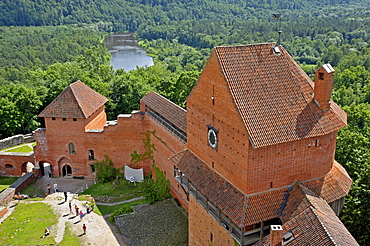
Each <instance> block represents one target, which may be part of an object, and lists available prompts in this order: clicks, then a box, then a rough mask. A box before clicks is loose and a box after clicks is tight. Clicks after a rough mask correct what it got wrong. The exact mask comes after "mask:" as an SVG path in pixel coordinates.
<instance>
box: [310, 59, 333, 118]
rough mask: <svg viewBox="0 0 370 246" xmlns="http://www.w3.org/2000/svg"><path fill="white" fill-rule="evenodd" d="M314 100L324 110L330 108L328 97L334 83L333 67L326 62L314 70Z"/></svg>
mask: <svg viewBox="0 0 370 246" xmlns="http://www.w3.org/2000/svg"><path fill="white" fill-rule="evenodd" d="M314 82H315V88H314V93H315V94H314V97H313V100H314V102H315V103H316V104H317V105H318V106H319V107H320V108H321V109H322V111H324V112H326V111H328V110H329V109H330V97H331V92H332V90H333V83H334V69H333V67H332V66H331V65H330V64H329V63H328V64H324V65H322V66H321V67H319V68H318V69H317V70H316V72H315V81H314Z"/></svg>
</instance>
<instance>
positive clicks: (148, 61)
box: [104, 33, 154, 72]
mask: <svg viewBox="0 0 370 246" xmlns="http://www.w3.org/2000/svg"><path fill="white" fill-rule="evenodd" d="M132 34H133V33H117V34H111V35H108V36H106V37H105V39H104V43H105V45H106V46H107V48H108V51H109V53H110V55H111V62H110V65H111V66H112V67H113V69H114V70H117V69H120V68H121V69H124V70H125V71H126V72H128V71H130V70H133V69H136V67H149V66H152V65H154V62H153V58H152V57H150V56H148V55H146V52H145V50H143V49H142V48H140V46H139V45H138V44H137V42H138V41H137V40H136V39H135V38H134V37H133V36H132Z"/></svg>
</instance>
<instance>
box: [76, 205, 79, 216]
mask: <svg viewBox="0 0 370 246" xmlns="http://www.w3.org/2000/svg"><path fill="white" fill-rule="evenodd" d="M78 210H79V209H78V207H77V205H75V211H76V216H78Z"/></svg>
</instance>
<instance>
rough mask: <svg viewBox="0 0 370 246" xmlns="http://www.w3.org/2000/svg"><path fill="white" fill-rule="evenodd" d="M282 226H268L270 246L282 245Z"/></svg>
mask: <svg viewBox="0 0 370 246" xmlns="http://www.w3.org/2000/svg"><path fill="white" fill-rule="evenodd" d="M282 241H283V228H282V227H281V225H271V226H270V246H277V245H282Z"/></svg>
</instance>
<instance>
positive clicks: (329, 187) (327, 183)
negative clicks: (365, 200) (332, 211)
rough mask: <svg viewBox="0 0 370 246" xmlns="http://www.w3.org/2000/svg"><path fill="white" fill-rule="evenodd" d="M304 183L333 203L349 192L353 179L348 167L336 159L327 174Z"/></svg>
mask: <svg viewBox="0 0 370 246" xmlns="http://www.w3.org/2000/svg"><path fill="white" fill-rule="evenodd" d="M303 184H304V186H306V187H308V188H309V189H310V190H311V191H313V192H314V193H315V194H317V195H319V196H320V197H321V198H323V199H325V201H326V202H328V203H331V202H333V201H335V200H338V199H339V198H342V197H344V196H345V195H347V194H348V192H349V189H350V188H351V185H352V180H351V178H350V177H349V175H348V173H347V171H346V169H344V167H342V166H341V165H340V164H339V163H338V162H337V161H335V160H334V164H333V167H332V169H331V170H330V172H329V173H328V174H327V175H325V176H324V177H322V178H320V179H314V180H310V181H307V182H303Z"/></svg>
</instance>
